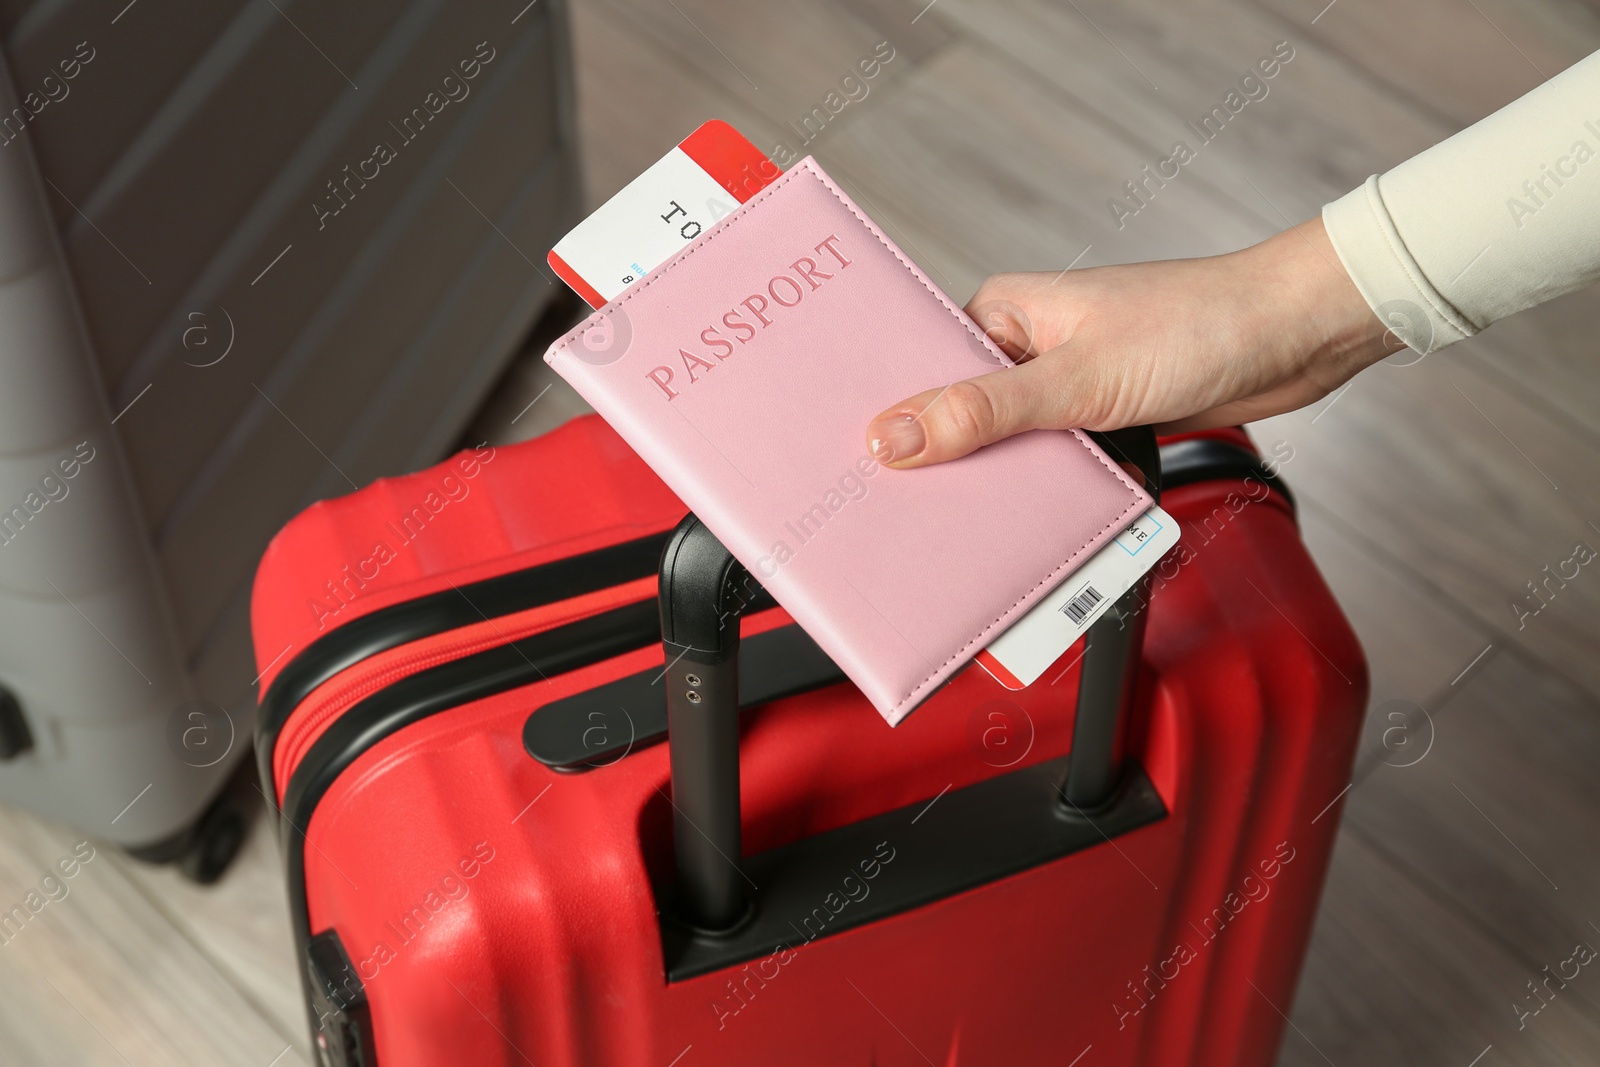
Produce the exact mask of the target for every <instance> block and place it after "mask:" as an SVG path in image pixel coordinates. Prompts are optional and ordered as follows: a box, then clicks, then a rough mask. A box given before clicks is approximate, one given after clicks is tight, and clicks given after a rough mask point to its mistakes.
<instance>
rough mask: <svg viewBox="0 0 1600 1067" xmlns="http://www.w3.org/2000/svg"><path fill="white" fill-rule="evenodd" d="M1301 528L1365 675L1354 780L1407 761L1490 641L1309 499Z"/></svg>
mask: <svg viewBox="0 0 1600 1067" xmlns="http://www.w3.org/2000/svg"><path fill="white" fill-rule="evenodd" d="M1283 476H1284V479H1285V480H1286V481H1287V482H1288V483H1289V485H1290V486H1291V488H1294V489H1298V488H1300V486H1299V485H1298V483H1297V482H1296V481H1295V470H1294V461H1293V460H1291V461H1289V462H1288V463H1287V464H1285V465H1284V469H1283ZM1300 532H1301V535H1302V536H1303V537H1304V538H1305V542H1306V547H1307V548H1309V549H1310V550H1311V555H1312V557H1313V558H1315V559H1316V561H1317V567H1318V569H1319V570H1321V571H1322V575H1323V577H1324V578H1326V579H1327V582H1328V586H1329V588H1331V589H1332V590H1333V595H1334V597H1335V598H1337V600H1338V601H1339V604H1340V606H1341V607H1342V608H1343V609H1344V612H1345V614H1346V616H1348V617H1349V619H1350V623H1351V625H1352V626H1353V627H1354V628H1355V631H1356V635H1357V636H1358V637H1359V638H1360V639H1361V647H1362V648H1363V649H1364V650H1365V651H1366V655H1367V664H1368V668H1369V670H1370V672H1371V679H1372V695H1371V698H1370V699H1369V701H1368V705H1367V707H1368V711H1367V720H1366V723H1365V725H1364V726H1363V729H1362V737H1361V745H1360V748H1359V751H1358V754H1357V756H1356V774H1357V777H1358V778H1359V777H1360V776H1361V775H1362V774H1363V773H1364V772H1366V771H1369V770H1370V769H1371V768H1372V767H1373V766H1374V765H1375V764H1377V763H1378V762H1380V761H1386V762H1388V763H1390V764H1392V765H1399V764H1405V763H1409V762H1410V761H1411V760H1413V759H1415V758H1416V757H1417V755H1418V754H1419V752H1420V751H1421V749H1422V746H1423V745H1424V744H1425V743H1426V741H1425V739H1426V737H1427V736H1429V735H1428V733H1427V722H1428V720H1427V713H1428V712H1431V711H1432V710H1434V709H1436V708H1437V707H1438V705H1439V703H1440V702H1441V701H1442V700H1443V698H1444V696H1445V695H1447V694H1448V693H1450V692H1451V688H1450V681H1451V680H1452V679H1453V678H1455V676H1456V675H1458V674H1459V673H1460V672H1461V671H1462V669H1463V668H1464V667H1466V665H1467V664H1468V663H1469V662H1470V661H1471V660H1472V659H1473V657H1475V656H1476V655H1477V654H1478V653H1479V652H1481V651H1482V650H1483V649H1484V648H1485V647H1486V646H1487V645H1488V644H1489V636H1488V634H1487V632H1486V631H1485V630H1484V629H1483V628H1482V627H1480V626H1477V625H1474V623H1473V622H1472V620H1471V619H1469V618H1463V617H1462V616H1461V614H1460V613H1459V612H1455V611H1452V610H1451V609H1450V607H1449V606H1448V605H1446V604H1441V603H1440V602H1439V598H1438V596H1437V595H1436V594H1435V592H1434V591H1433V590H1431V589H1429V588H1428V587H1427V586H1426V585H1425V584H1424V583H1423V582H1422V580H1421V579H1420V578H1419V577H1418V576H1417V575H1416V574H1415V572H1413V571H1412V570H1411V569H1410V568H1407V567H1403V566H1400V565H1398V564H1396V563H1394V562H1392V561H1390V560H1387V559H1383V558H1379V557H1376V556H1374V555H1373V554H1372V552H1371V551H1370V550H1369V549H1368V548H1367V547H1366V546H1364V545H1362V544H1361V543H1360V542H1358V541H1356V540H1354V539H1352V538H1351V537H1350V536H1349V534H1348V533H1346V531H1345V529H1344V527H1343V526H1342V525H1341V524H1340V523H1339V522H1337V521H1336V520H1335V518H1334V517H1333V516H1332V515H1331V514H1330V513H1329V512H1328V511H1327V510H1325V509H1324V508H1323V507H1322V506H1320V505H1318V504H1317V503H1316V502H1315V501H1314V500H1308V501H1305V502H1303V503H1302V505H1301V507H1300ZM1395 716H1398V718H1396V717H1395Z"/></svg>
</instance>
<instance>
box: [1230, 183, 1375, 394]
mask: <svg viewBox="0 0 1600 1067" xmlns="http://www.w3.org/2000/svg"><path fill="white" fill-rule="evenodd" d="M1245 251H1246V253H1247V254H1254V255H1255V256H1256V257H1257V259H1258V264H1257V271H1258V272H1259V273H1260V276H1261V278H1262V280H1263V282H1264V284H1266V285H1267V286H1269V287H1270V290H1271V291H1273V292H1274V293H1275V294H1276V295H1277V297H1278V298H1277V299H1273V300H1271V301H1270V304H1271V305H1272V308H1271V311H1270V312H1269V313H1271V314H1273V315H1275V316H1276V317H1277V318H1278V320H1279V321H1278V322H1277V323H1276V328H1277V329H1278V330H1279V331H1280V334H1279V335H1280V336H1281V337H1282V338H1283V339H1284V340H1285V341H1287V342H1288V343H1289V344H1290V345H1292V346H1293V347H1294V348H1295V349H1296V350H1297V352H1298V355H1299V358H1300V359H1301V361H1302V371H1303V373H1305V375H1306V376H1307V377H1308V378H1310V379H1311V380H1313V381H1315V382H1317V383H1318V384H1320V385H1325V386H1327V387H1330V388H1331V387H1333V386H1336V385H1339V384H1342V383H1343V382H1345V381H1348V380H1349V379H1350V378H1351V377H1352V376H1353V375H1354V374H1356V373H1357V372H1358V371H1361V370H1364V369H1366V368H1367V367H1369V366H1371V365H1372V364H1374V363H1376V362H1378V361H1379V360H1381V359H1383V358H1384V357H1385V356H1388V355H1390V354H1392V353H1394V352H1398V351H1399V350H1400V349H1402V348H1405V347H1406V345H1405V342H1404V341H1402V340H1400V338H1399V337H1398V336H1397V335H1396V333H1395V331H1394V330H1392V329H1390V328H1389V326H1388V325H1387V324H1386V323H1384V322H1383V320H1382V319H1380V318H1378V316H1377V315H1376V314H1374V313H1373V310H1372V308H1371V306H1369V305H1368V304H1367V301H1366V298H1365V297H1363V296H1362V295H1361V290H1360V289H1358V288H1356V284H1355V282H1354V281H1352V280H1351V278H1350V275H1349V273H1348V272H1347V271H1346V270H1345V269H1344V264H1343V263H1342V262H1341V261H1340V259H1339V254H1338V252H1337V251H1335V249H1334V247H1333V242H1332V241H1331V240H1330V239H1329V238H1328V231H1327V230H1326V229H1325V228H1324V227H1323V224H1322V216H1321V215H1320V214H1319V215H1317V216H1315V217H1313V218H1311V219H1309V220H1307V221H1305V222H1303V223H1301V224H1300V225H1298V226H1294V227H1291V228H1290V229H1287V230H1284V231H1283V232H1282V233H1279V234H1277V235H1275V236H1273V237H1270V238H1268V239H1267V240H1265V241H1263V242H1261V243H1260V244H1258V245H1256V246H1254V247H1253V248H1250V249H1246V250H1245Z"/></svg>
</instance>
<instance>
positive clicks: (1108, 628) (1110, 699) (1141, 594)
mask: <svg viewBox="0 0 1600 1067" xmlns="http://www.w3.org/2000/svg"><path fill="white" fill-rule="evenodd" d="M1090 436H1091V437H1093V438H1094V440H1095V443H1096V444H1098V445H1099V446H1100V447H1101V448H1102V449H1104V450H1105V453H1106V454H1107V455H1108V456H1110V457H1111V458H1112V459H1113V460H1116V461H1119V462H1122V463H1128V464H1131V465H1133V466H1134V467H1136V468H1137V469H1138V471H1139V473H1140V474H1141V475H1143V478H1144V488H1145V491H1146V492H1148V493H1149V494H1150V498H1151V499H1152V500H1155V501H1157V502H1159V501H1160V500H1161V449H1160V447H1159V446H1158V445H1157V443H1156V435H1155V431H1154V430H1152V429H1151V428H1150V427H1148V426H1131V427H1129V428H1127V429H1125V430H1111V431H1108V432H1096V433H1091V434H1090ZM1147 586H1148V579H1142V580H1140V581H1139V582H1136V583H1135V584H1134V586H1133V588H1132V589H1129V590H1128V591H1127V592H1126V593H1124V594H1123V595H1122V596H1121V597H1119V598H1117V601H1116V603H1114V604H1113V605H1111V607H1110V608H1108V609H1107V610H1106V613H1105V614H1104V615H1102V616H1101V617H1100V618H1099V620H1098V621H1096V622H1095V624H1094V625H1093V626H1091V627H1089V634H1088V637H1087V638H1086V639H1085V641H1084V649H1083V667H1082V669H1081V670H1080V672H1079V674H1078V711H1077V716H1076V719H1075V721H1074V724H1073V727H1072V752H1071V754H1070V755H1069V756H1068V759H1067V773H1066V775H1065V776H1064V777H1063V778H1062V780H1061V783H1060V793H1061V799H1062V800H1063V801H1064V802H1065V803H1066V804H1067V805H1068V806H1070V807H1073V808H1076V809H1078V810H1080V811H1087V810H1092V809H1094V808H1098V807H1100V806H1102V805H1104V804H1106V803H1108V802H1109V801H1110V800H1111V799H1112V798H1113V797H1114V796H1115V794H1116V788H1117V783H1118V781H1119V780H1120V779H1121V777H1122V757H1123V747H1124V737H1125V735H1126V733H1127V725H1128V719H1129V718H1130V717H1131V716H1130V715H1129V714H1128V712H1129V710H1130V705H1131V704H1132V702H1133V689H1134V683H1135V682H1136V681H1138V677H1139V663H1140V658H1141V657H1140V653H1141V652H1142V651H1143V650H1144V629H1145V622H1146V614H1145V611H1144V610H1143V609H1144V605H1145V603H1146V601H1145V597H1146V595H1147Z"/></svg>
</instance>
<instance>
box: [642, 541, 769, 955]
mask: <svg viewBox="0 0 1600 1067" xmlns="http://www.w3.org/2000/svg"><path fill="white" fill-rule="evenodd" d="M760 592H761V587H760V586H759V585H758V584H756V582H755V581H754V579H752V578H751V577H750V574H749V572H748V571H746V570H745V569H744V567H743V565H741V564H740V563H739V561H738V560H736V559H734V558H733V555H732V554H731V553H730V552H729V551H728V550H727V549H726V548H724V547H723V546H722V542H720V541H718V540H717V539H716V537H715V536H714V535H713V534H712V533H711V531H710V530H708V529H706V527H705V526H704V525H702V524H701V522H700V520H699V519H697V518H696V517H695V516H693V515H688V516H686V517H685V518H684V520H683V521H682V522H680V523H679V524H678V528H677V529H676V530H674V531H673V533H672V536H671V537H670V538H668V540H667V543H666V546H665V547H664V548H663V549H662V552H661V577H660V585H659V594H660V602H661V643H662V646H663V650H664V652H665V654H666V663H667V667H666V671H665V680H666V687H667V739H668V749H669V752H668V756H669V760H670V763H671V771H672V808H673V812H672V842H673V852H674V854H675V857H676V860H677V869H678V882H677V889H676V893H677V901H676V904H677V908H678V910H679V911H680V912H681V917H682V918H684V919H685V920H687V921H688V922H689V923H690V924H691V925H692V926H694V927H696V928H698V929H701V930H706V931H722V930H728V929H731V928H732V927H734V926H736V925H738V923H739V922H740V920H741V919H742V918H743V917H744V915H745V913H746V912H747V911H748V910H749V901H748V898H747V896H746V894H745V891H744V878H745V875H744V872H743V871H742V870H741V869H740V867H739V862H740V859H741V858H742V844H741V841H740V834H739V618H740V616H741V615H743V613H744V610H745V608H746V607H747V606H748V605H749V604H750V602H751V601H752V600H753V599H754V598H755V597H756V595H758V594H759V593H760Z"/></svg>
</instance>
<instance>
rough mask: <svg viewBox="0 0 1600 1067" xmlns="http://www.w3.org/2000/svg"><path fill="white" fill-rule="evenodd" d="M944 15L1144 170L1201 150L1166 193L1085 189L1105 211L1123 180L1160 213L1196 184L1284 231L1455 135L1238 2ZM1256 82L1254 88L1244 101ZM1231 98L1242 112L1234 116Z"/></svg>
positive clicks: (1101, 1)
mask: <svg viewBox="0 0 1600 1067" xmlns="http://www.w3.org/2000/svg"><path fill="white" fill-rule="evenodd" d="M934 10H935V11H936V12H937V13H938V14H939V15H940V16H941V17H943V18H946V19H948V20H951V21H953V22H955V23H957V24H958V25H959V26H960V27H961V28H962V30H964V31H965V32H966V33H968V34H970V35H971V36H972V37H975V38H978V39H981V40H983V41H984V42H985V43H986V44H987V45H988V46H989V47H991V48H993V49H994V50H995V51H996V53H998V54H999V55H998V57H997V58H998V59H999V60H1000V61H1001V62H1004V61H1008V60H1017V61H1020V63H1021V64H1022V65H1024V66H1025V67H1026V69H1027V70H1028V71H1029V72H1030V73H1031V74H1033V75H1034V76H1036V77H1037V78H1039V79H1040V80H1041V81H1044V82H1048V83H1049V84H1051V85H1054V86H1057V87H1059V88H1060V89H1061V90H1062V91H1063V92H1064V93H1066V94H1068V95H1070V96H1071V98H1072V99H1073V100H1075V101H1077V102H1078V103H1079V104H1080V105H1082V106H1083V107H1085V108H1087V109H1089V110H1091V111H1092V112H1094V113H1095V114H1097V115H1099V116H1101V118H1102V120H1103V122H1104V123H1105V125H1106V127H1107V133H1105V134H1102V135H1101V139H1106V138H1108V137H1111V136H1114V135H1115V134H1116V133H1118V132H1125V135H1131V136H1132V137H1134V138H1136V139H1137V140H1138V141H1139V142H1140V143H1141V145H1142V146H1143V147H1144V154H1143V157H1142V158H1141V160H1140V164H1141V166H1142V165H1143V164H1150V165H1152V168H1154V167H1155V165H1156V164H1158V162H1159V161H1160V160H1161V159H1163V158H1166V157H1168V156H1170V155H1172V153H1173V147H1174V145H1175V144H1176V143H1178V142H1180V141H1181V142H1182V143H1183V144H1184V145H1185V146H1187V147H1188V148H1190V149H1193V150H1194V151H1195V157H1194V159H1193V160H1192V161H1191V162H1189V163H1187V164H1185V165H1184V166H1183V167H1182V168H1181V169H1180V170H1178V173H1177V176H1176V177H1174V178H1171V179H1170V181H1168V182H1167V183H1166V185H1165V186H1162V185H1159V184H1157V183H1158V181H1159V180H1160V175H1159V173H1158V174H1156V177H1155V179H1146V178H1145V177H1144V176H1143V175H1141V174H1139V173H1136V172H1129V173H1123V174H1120V175H1119V176H1118V178H1117V180H1116V181H1115V182H1111V183H1108V184H1104V185H1101V186H1099V187H1091V188H1084V189H1082V190H1080V191H1081V192H1082V193H1083V194H1085V195H1087V196H1089V197H1090V198H1091V199H1093V200H1094V201H1095V204H1096V206H1097V207H1099V208H1100V209H1101V210H1103V211H1106V212H1107V213H1108V214H1109V212H1110V209H1109V207H1107V206H1106V204H1107V202H1108V201H1117V202H1121V203H1123V204H1124V205H1125V206H1126V205H1127V204H1128V201H1127V199H1126V196H1125V194H1124V192H1123V190H1122V188H1121V183H1122V182H1124V181H1130V180H1131V181H1135V182H1139V181H1145V182H1146V184H1145V185H1144V187H1143V192H1142V195H1144V196H1147V197H1148V198H1151V199H1153V200H1154V201H1155V202H1159V201H1161V200H1162V199H1163V198H1165V197H1166V196H1167V195H1168V191H1169V189H1168V187H1169V186H1177V185H1180V184H1189V183H1199V184H1205V185H1210V186H1211V187H1212V188H1213V189H1214V190H1215V191H1216V192H1217V193H1218V195H1219V196H1221V197H1223V198H1225V199H1228V200H1229V201H1231V202H1233V203H1234V204H1236V205H1238V206H1239V207H1241V208H1243V209H1245V210H1246V211H1248V212H1250V213H1251V214H1253V215H1258V216H1260V217H1261V218H1263V219H1264V220H1265V221H1266V222H1268V223H1269V224H1271V225H1273V227H1274V228H1281V227H1282V226H1284V225H1286V224H1288V223H1290V222H1299V221H1300V220H1301V219H1303V218H1305V217H1307V216H1308V215H1310V214H1312V213H1313V212H1315V211H1316V210H1317V209H1318V208H1320V206H1321V205H1322V204H1323V203H1325V202H1326V201H1328V200H1332V199H1334V198H1336V197H1338V196H1340V195H1342V194H1343V193H1345V192H1347V191H1348V190H1350V189H1352V188H1354V187H1355V186H1357V185H1359V184H1360V183H1361V182H1362V181H1364V180H1365V179H1366V177H1367V175H1369V174H1372V173H1374V172H1376V171H1381V170H1384V169H1387V168H1388V167H1390V166H1392V165H1394V164H1395V163H1398V162H1400V161H1401V160H1404V159H1406V158H1408V157H1410V156H1412V155H1414V154H1415V153H1417V152H1419V151H1421V150H1422V149H1424V148H1427V147H1428V146H1429V145H1431V144H1433V143H1434V142H1435V141H1437V140H1439V139H1440V138H1442V137H1444V136H1446V135H1447V134H1448V133H1450V132H1451V127H1450V126H1448V125H1447V124H1444V123H1442V122H1440V121H1439V120H1438V119H1437V118H1434V117H1431V116H1426V115H1423V114H1420V113H1418V112H1417V110H1416V109H1415V108H1414V107H1411V106H1409V105H1408V103H1407V102H1406V101H1405V100H1403V99H1395V97H1394V94H1393V93H1392V92H1389V91H1387V90H1386V89H1385V88H1384V87H1382V86H1380V85H1377V84H1375V83H1374V82H1373V81H1372V80H1371V79H1370V78H1369V77H1367V76H1366V75H1365V72H1364V71H1363V70H1361V69H1360V68H1356V67H1352V66H1351V65H1350V64H1349V63H1347V62H1346V61H1345V60H1344V59H1343V57H1341V56H1339V55H1338V54H1337V53H1336V52H1334V51H1332V50H1331V49H1329V48H1327V47H1325V46H1323V45H1321V44H1320V43H1319V42H1318V41H1317V40H1316V39H1315V38H1314V37H1309V36H1307V35H1306V34H1304V33H1300V32H1298V31H1294V30H1290V29H1286V28H1285V26H1284V25H1283V24H1282V22H1281V21H1280V20H1278V19H1276V18H1274V17H1273V16H1271V15H1270V14H1268V13H1266V12H1263V11H1261V10H1259V9H1257V8H1254V7H1251V6H1249V5H1248V4H1242V3H1239V2H1237V0H1201V2H1198V3H1190V4H1181V5H1174V4H1170V3H1166V2H1163V0H1082V2H1080V3H1077V4H1075V5H1063V4H1054V3H1049V2H1047V0H1006V2H1003V3H990V2H987V0H953V2H948V3H943V4H940V6H939V7H937V8H935V9H934ZM1280 42H1284V43H1286V44H1287V45H1288V51H1287V54H1288V55H1290V56H1291V58H1290V59H1288V60H1287V61H1285V62H1278V61H1277V59H1276V57H1274V56H1273V52H1274V49H1275V48H1276V47H1277V46H1278V45H1279V43H1280ZM1264 59H1269V60H1272V61H1273V62H1272V63H1271V64H1270V65H1269V66H1268V68H1267V69H1275V70H1276V73H1275V74H1274V75H1273V76H1272V77H1270V78H1265V79H1263V78H1260V77H1259V75H1260V68H1259V67H1258V64H1259V63H1260V62H1261V61H1262V60H1264ZM1247 75H1254V76H1256V81H1255V82H1252V83H1251V84H1250V85H1249V86H1247V87H1246V90H1245V91H1241V88H1240V83H1241V80H1243V79H1244V78H1245V77H1246V76H1247ZM1230 92H1234V93H1238V94H1239V95H1238V97H1236V99H1237V100H1239V101H1242V103H1239V104H1237V105H1236V106H1239V107H1240V108H1241V110H1239V112H1238V113H1237V114H1236V115H1232V116H1231V117H1230V116H1229V113H1228V110H1227V108H1226V106H1225V101H1226V98H1227V96H1228V94H1229V93H1230ZM1245 92H1248V93H1252V94H1254V95H1255V96H1256V97H1258V99H1250V98H1249V97H1248V96H1246V95H1245ZM1217 107H1222V108H1223V110H1224V116H1223V117H1224V119H1225V120H1226V123H1225V124H1220V123H1218V122H1217V121H1216V120H1215V119H1213V120H1212V121H1213V126H1214V127H1216V128H1215V129H1212V130H1206V129H1204V128H1202V127H1201V120H1202V119H1203V118H1205V117H1206V116H1207V115H1208V114H1209V113H1210V112H1211V109H1213V108H1217ZM1171 169H1172V168H1169V171H1170V170H1171ZM1133 206H1137V204H1134V205H1133ZM1124 221H1125V223H1126V227H1125V229H1126V230H1137V229H1142V228H1144V227H1146V226H1149V225H1150V224H1151V223H1150V220H1149V219H1148V218H1147V212H1146V211H1144V210H1140V211H1139V212H1138V214H1137V215H1136V216H1135V217H1133V218H1126V219H1124ZM1224 250H1225V248H1224V247H1219V248H1215V249H1211V250H1210V251H1213V252H1216V251H1224Z"/></svg>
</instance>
